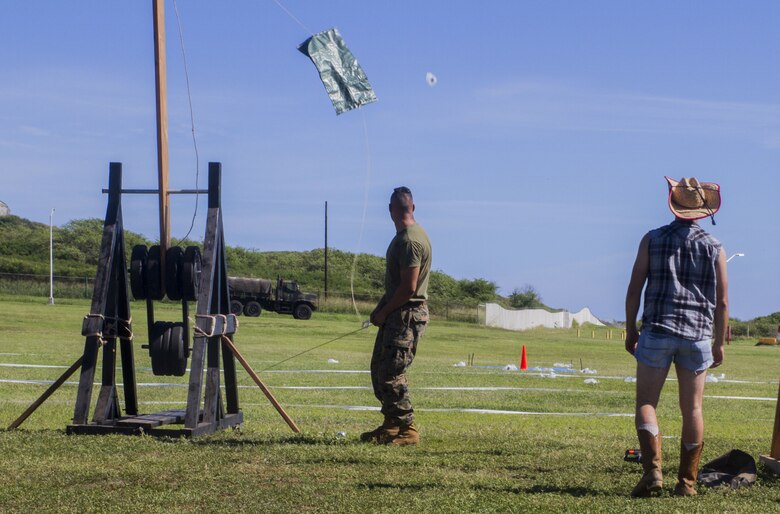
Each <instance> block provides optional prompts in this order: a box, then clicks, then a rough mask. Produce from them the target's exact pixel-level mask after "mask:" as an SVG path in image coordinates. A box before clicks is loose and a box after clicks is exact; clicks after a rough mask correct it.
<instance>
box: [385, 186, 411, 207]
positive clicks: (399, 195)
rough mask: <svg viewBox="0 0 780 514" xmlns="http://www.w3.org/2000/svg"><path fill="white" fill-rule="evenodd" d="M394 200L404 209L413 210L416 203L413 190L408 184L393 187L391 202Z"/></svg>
mask: <svg viewBox="0 0 780 514" xmlns="http://www.w3.org/2000/svg"><path fill="white" fill-rule="evenodd" d="M393 202H396V203H398V205H400V206H401V207H403V208H404V210H407V211H411V210H412V206H413V205H414V198H412V190H411V189H409V188H408V187H406V186H401V187H396V188H395V189H393V194H392V195H390V203H393Z"/></svg>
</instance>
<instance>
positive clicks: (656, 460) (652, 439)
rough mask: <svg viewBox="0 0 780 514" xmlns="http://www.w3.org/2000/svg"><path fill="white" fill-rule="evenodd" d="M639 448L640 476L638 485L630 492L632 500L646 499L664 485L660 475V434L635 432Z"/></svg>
mask: <svg viewBox="0 0 780 514" xmlns="http://www.w3.org/2000/svg"><path fill="white" fill-rule="evenodd" d="M636 435H637V436H638V437H639V448H640V449H641V450H642V469H643V470H644V474H643V475H642V478H641V480H639V483H638V484H636V487H634V490H633V491H631V496H632V497H633V498H647V497H649V496H650V495H651V494H652V493H654V492H657V491H660V490H661V488H662V487H663V485H664V478H663V475H662V473H661V434H660V433H659V434H658V435H657V436H653V434H651V433H650V432H648V431H647V430H637V431H636Z"/></svg>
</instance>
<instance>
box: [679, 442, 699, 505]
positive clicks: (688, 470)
mask: <svg viewBox="0 0 780 514" xmlns="http://www.w3.org/2000/svg"><path fill="white" fill-rule="evenodd" d="M702 448H704V443H700V444H699V446H697V447H696V448H694V449H692V450H686V449H685V443H682V442H681V443H680V471H679V472H678V473H677V485H676V486H674V495H675V496H696V495H697V494H698V493H697V492H696V477H697V475H698V474H699V460H700V459H701V450H702Z"/></svg>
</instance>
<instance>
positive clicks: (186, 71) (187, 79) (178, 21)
mask: <svg viewBox="0 0 780 514" xmlns="http://www.w3.org/2000/svg"><path fill="white" fill-rule="evenodd" d="M173 11H174V12H175V13H176V26H177V28H178V29H179V46H180V47H181V56H182V60H183V62H184V79H185V82H186V84H187V102H188V104H189V108H190V127H191V128H192V146H193V148H195V189H196V190H197V189H198V180H199V178H200V155H199V154H198V140H197V138H196V137H195V115H194V114H193V110H192V92H191V91H190V72H189V68H188V66H187V52H186V51H185V49H184V34H183V32H182V28H181V19H180V17H179V8H178V6H177V5H176V0H173ZM198 196H199V195H195V211H194V212H193V213H192V222H191V223H190V229H189V230H188V231H187V234H186V235H185V236H184V237H183V238H181V241H186V240H187V238H188V237H190V233H192V229H193V227H194V226H195V218H196V217H197V215H198Z"/></svg>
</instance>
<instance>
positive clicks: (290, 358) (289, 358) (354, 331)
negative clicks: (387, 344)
mask: <svg viewBox="0 0 780 514" xmlns="http://www.w3.org/2000/svg"><path fill="white" fill-rule="evenodd" d="M370 326H371V323H370V322H369V321H368V320H366V321H364V322H363V324H362V325H361V326H360V328H358V329H357V330H353V331H352V332H347V333H346V334H342V335H340V336H338V337H335V338H333V339H331V340H330V341H325V342H324V343H321V344H318V345H317V346H314V347H312V348H309V349H308V350H304V351H302V352H300V353H296V354H295V355H293V356H292V357H287V358H286V359H284V360H280V361H279V362H276V363H274V364H271V365H270V366H268V367H267V368H265V369H262V370H260V373H263V372H265V371H268V370H269V369H271V368H274V367H276V366H278V365H279V364H283V363H285V362H287V361H289V360H293V359H294V358H296V357H300V356H301V355H303V354H304V353H309V352H310V351H312V350H316V349H317V348H321V347H323V346H325V345H326V344H330V343H332V342H334V341H338V340H339V339H344V338H345V337H347V336H351V335H352V334H357V333H358V332H360V331H361V330H365V329H367V328H368V327H370Z"/></svg>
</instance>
